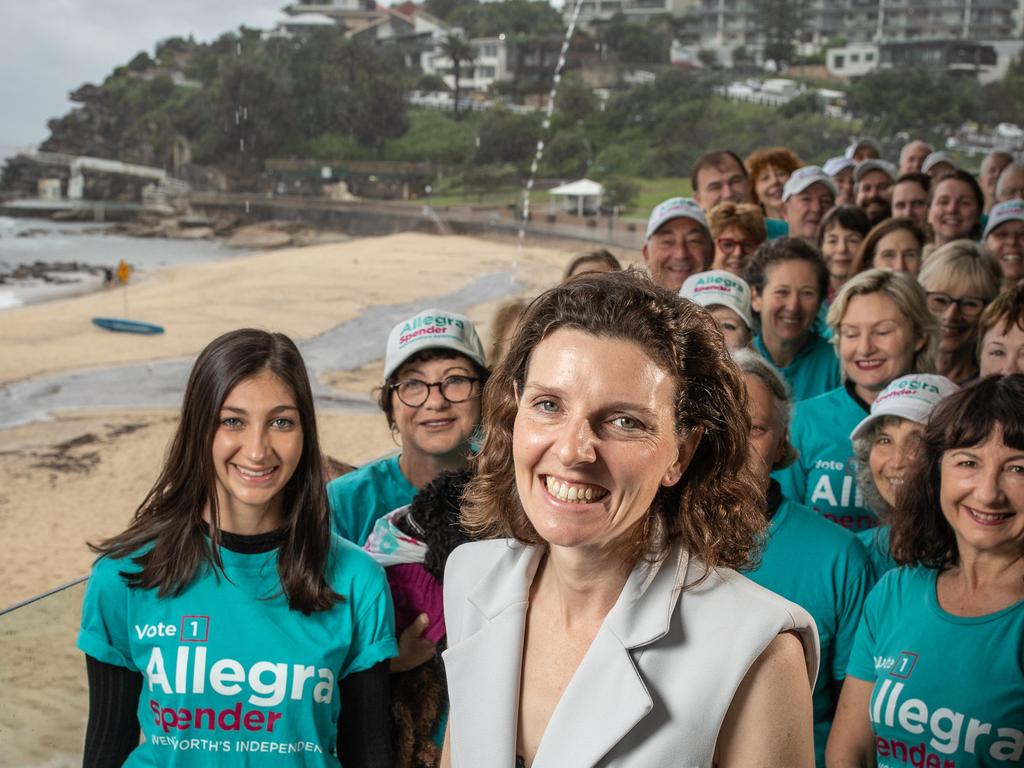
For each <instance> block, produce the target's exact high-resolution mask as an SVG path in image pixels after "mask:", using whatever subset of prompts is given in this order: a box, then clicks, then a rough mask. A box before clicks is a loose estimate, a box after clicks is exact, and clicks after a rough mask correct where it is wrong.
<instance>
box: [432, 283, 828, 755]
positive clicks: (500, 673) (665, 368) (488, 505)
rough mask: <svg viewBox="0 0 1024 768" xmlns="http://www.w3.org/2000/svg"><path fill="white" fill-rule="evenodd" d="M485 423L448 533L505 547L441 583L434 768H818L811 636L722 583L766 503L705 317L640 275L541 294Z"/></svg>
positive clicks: (746, 424) (744, 590) (745, 586)
mask: <svg viewBox="0 0 1024 768" xmlns="http://www.w3.org/2000/svg"><path fill="white" fill-rule="evenodd" d="M483 427H484V431H485V434H486V439H485V441H484V444H483V446H482V449H481V452H480V454H479V457H478V458H477V459H476V476H475V478H474V480H473V481H472V482H471V484H470V486H469V488H468V489H467V492H466V496H465V501H464V504H463V511H462V522H463V525H464V526H465V527H466V528H467V529H468V530H469V531H470V532H472V533H473V534H475V535H476V536H480V537H500V538H498V539H497V540H490V541H479V542H475V543H472V544H467V545H464V546H462V547H459V548H458V549H456V550H455V552H454V553H453V554H452V555H451V557H450V558H449V563H448V567H447V570H446V573H445V621H446V625H447V629H448V642H449V648H448V650H447V651H446V652H445V653H444V661H445V667H446V671H447V675H448V692H449V699H450V704H451V710H450V716H449V731H448V739H447V740H446V744H447V747H446V750H445V758H444V759H443V760H442V765H454V766H482V765H487V766H491V765H493V766H508V767H509V768H511V766H513V765H514V764H515V763H516V761H517V760H518V761H519V763H520V764H522V765H524V766H535V767H536V768H542V767H543V766H564V765H588V766H593V765H608V764H612V763H613V764H614V765H617V766H651V765H669V764H672V765H682V764H685V765H710V764H712V762H713V761H714V763H715V764H716V765H719V766H722V767H723V768H725V767H726V766H739V765H744V766H746V765H787V766H810V765H813V762H814V755H813V746H812V733H811V704H810V686H809V684H808V681H809V679H810V680H811V681H813V678H814V670H815V669H816V668H817V664H818V660H817V642H816V637H815V633H814V630H813V620H812V619H811V618H810V616H808V615H807V613H806V612H805V611H804V610H803V609H802V608H799V607H798V606H796V605H794V604H792V603H789V602H787V601H785V600H783V599H782V598H780V597H778V596H776V595H773V594H772V593H770V592H767V591H765V590H763V589H762V588H759V587H757V586H756V585H754V584H753V582H750V581H749V580H747V579H746V578H744V577H742V576H740V575H738V574H737V573H736V572H735V571H733V570H731V569H733V568H738V567H743V566H746V565H747V564H749V563H750V561H751V558H752V556H753V554H754V551H755V549H756V547H757V545H758V542H759V540H760V539H761V537H762V536H763V533H764V527H765V520H764V514H763V511H762V510H763V506H764V491H763V489H762V488H761V487H760V485H759V484H758V483H757V481H756V479H755V477H754V476H753V473H752V471H751V470H750V469H749V467H748V465H747V454H748V449H747V446H748V440H749V433H750V419H749V417H748V416H747V412H746V407H745V393H744V385H743V379H742V377H741V375H740V373H739V371H738V369H737V368H736V366H735V364H734V363H733V362H732V361H731V359H730V358H729V355H728V351H727V349H726V347H725V344H724V341H723V339H722V335H721V333H719V332H718V330H717V328H716V327H715V324H714V321H713V320H712V318H711V317H710V315H708V314H707V313H706V312H705V311H704V310H702V309H700V308H699V307H697V306H696V305H694V304H693V303H691V302H688V301H685V300H683V299H681V298H679V297H678V296H676V295H675V294H673V293H671V292H669V291H665V290H663V289H660V288H657V287H656V286H655V285H654V284H653V283H651V282H650V280H648V279H646V278H644V277H641V276H640V275H639V274H638V273H637V272H635V271H627V272H619V273H609V274H606V275H587V276H582V277H579V278H576V279H574V280H572V281H570V282H569V283H567V284H564V285H562V286H559V287H557V288H554V289H552V290H550V291H548V292H546V293H545V294H543V295H542V296H540V297H539V298H538V299H536V300H535V301H534V302H533V303H532V304H531V305H530V307H529V308H528V309H527V312H526V314H525V315H524V317H523V319H522V320H521V322H520V325H519V327H518V331H517V333H516V336H515V338H514V339H513V341H512V344H511V346H510V349H509V351H508V353H507V354H506V356H505V358H504V359H503V361H502V363H501V364H500V365H499V366H498V367H497V369H496V371H495V372H494V375H493V377H492V378H491V379H490V381H489V382H488V385H487V388H486V392H485V398H484V417H483ZM485 680H486V682H484V681H485Z"/></svg>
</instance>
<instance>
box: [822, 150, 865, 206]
mask: <svg viewBox="0 0 1024 768" xmlns="http://www.w3.org/2000/svg"><path fill="white" fill-rule="evenodd" d="M856 167H857V164H856V163H855V162H853V160H851V159H850V158H848V157H846V156H844V155H840V156H838V157H830V158H829V159H828V160H826V161H825V165H823V166H822V167H821V169H822V170H823V171H824V172H825V173H826V174H827V175H828V177H829V178H830V179H832V183H833V184H835V185H836V190H837V191H838V194H837V195H836V205H853V204H854V202H855V201H854V196H853V169H854V168H856Z"/></svg>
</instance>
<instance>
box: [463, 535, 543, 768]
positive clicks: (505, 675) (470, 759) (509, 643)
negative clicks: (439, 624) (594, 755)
mask: <svg viewBox="0 0 1024 768" xmlns="http://www.w3.org/2000/svg"><path fill="white" fill-rule="evenodd" d="M542 553H543V549H542V548H539V547H522V546H520V545H516V544H513V545H511V546H510V547H509V550H508V552H507V553H503V555H502V556H501V557H499V558H497V559H496V561H495V564H494V567H492V568H491V569H490V570H489V571H488V572H487V573H486V574H485V575H484V577H483V578H482V579H481V580H480V583H479V585H478V586H477V587H476V589H474V590H473V591H472V592H470V594H469V596H468V600H469V603H470V604H471V606H473V607H467V610H474V608H475V609H476V610H477V611H479V612H480V614H481V615H482V616H483V617H484V619H485V620H486V624H485V625H484V626H483V627H482V628H481V629H480V630H479V631H477V632H475V633H474V634H473V635H471V636H470V637H468V638H466V639H465V640H463V641H462V642H460V643H459V644H458V645H457V646H454V647H452V648H449V649H448V650H447V651H445V653H444V665H445V671H446V674H447V677H448V680H449V686H448V690H449V692H450V696H451V698H450V706H451V711H452V715H453V717H452V719H451V721H450V722H451V723H452V727H453V729H454V728H455V727H457V726H456V723H462V724H463V725H462V728H463V729H465V732H460V733H458V735H457V737H456V734H455V733H454V731H453V734H452V736H453V739H452V742H453V743H457V744H458V749H457V755H456V757H457V760H458V762H457V764H458V765H462V766H500V767H501V768H504V766H509V768H511V766H513V765H514V763H515V746H516V729H517V727H518V721H519V682H520V678H521V676H522V675H521V670H522V658H523V636H524V634H525V630H526V611H527V607H528V606H529V594H530V584H531V583H532V582H533V577H534V574H535V573H536V571H537V566H538V564H539V563H540V557H541V555H542ZM509 560H511V562H509Z"/></svg>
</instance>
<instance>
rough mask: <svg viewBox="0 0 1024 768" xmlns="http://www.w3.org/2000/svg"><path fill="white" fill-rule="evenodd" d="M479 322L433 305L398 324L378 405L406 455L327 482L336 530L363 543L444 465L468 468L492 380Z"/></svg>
mask: <svg viewBox="0 0 1024 768" xmlns="http://www.w3.org/2000/svg"><path fill="white" fill-rule="evenodd" d="M487 375H488V371H487V367H486V365H485V362H484V348H483V345H482V344H481V343H480V338H479V337H478V336H477V333H476V329H475V328H474V327H473V323H472V321H470V319H469V318H468V317H466V316H465V315H459V314H456V313H455V312H447V311H445V310H443V309H428V310H425V311H423V312H420V313H419V314H416V315H414V316H412V317H410V318H408V319H407V320H403V321H402V322H400V323H398V325H396V326H395V327H394V328H392V329H391V333H390V334H389V335H388V343H387V351H386V353H385V357H384V386H383V387H381V389H380V396H379V399H378V403H379V405H380V409H381V410H382V411H384V415H385V417H387V420H388V426H389V427H391V431H392V432H393V433H395V434H396V435H397V436H398V438H399V440H400V441H401V453H400V454H399V455H397V456H390V457H387V458H383V459H378V460H377V461H374V462H370V463H369V464H365V465H363V466H362V467H360V468H359V469H357V470H356V471H355V472H351V473H349V474H347V475H344V476H342V477H339V478H338V479H337V480H333V481H332V482H330V483H329V484H328V485H327V495H328V497H329V498H330V502H331V515H332V517H333V520H334V529H335V531H337V532H338V533H340V534H341V535H342V536H344V537H345V538H346V539H349V540H350V541H353V542H355V543H356V544H359V545H362V544H364V543H365V542H366V538H367V536H369V535H370V531H372V530H373V526H374V523H375V522H377V520H378V519H379V518H381V517H383V516H384V515H385V514H387V513H388V512H390V511H391V510H393V509H397V508H398V507H403V506H405V505H406V504H409V503H411V502H412V499H413V497H414V496H415V495H416V492H417V491H418V490H419V489H421V488H423V487H424V486H426V485H427V484H428V483H430V481H431V480H433V479H434V478H435V477H437V476H438V475H439V474H441V473H442V472H445V471H449V472H456V471H458V470H460V469H463V468H465V466H466V462H467V459H468V458H469V445H470V439H471V438H472V436H473V433H474V432H475V430H476V427H477V424H479V422H480V392H481V390H482V389H483V385H484V382H485V381H486V380H487Z"/></svg>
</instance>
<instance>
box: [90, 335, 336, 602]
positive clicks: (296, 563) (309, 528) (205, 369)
mask: <svg viewBox="0 0 1024 768" xmlns="http://www.w3.org/2000/svg"><path fill="white" fill-rule="evenodd" d="M264 370H269V371H271V372H272V373H273V374H274V375H275V376H277V377H278V378H279V379H281V381H282V382H283V383H284V384H286V385H287V386H288V387H289V389H291V391H292V394H293V396H294V397H295V405H296V407H297V408H298V411H299V421H300V424H301V425H302V457H301V458H300V460H299V463H298V466H297V467H296V468H295V472H294V473H293V474H292V476H291V479H289V481H288V483H287V484H286V485H285V487H284V489H282V491H281V493H282V494H283V505H282V507H283V511H284V524H285V531H286V532H285V537H284V543H283V544H282V545H281V548H280V551H279V553H278V563H277V569H278V575H279V576H280V579H281V588H282V591H283V592H284V594H285V595H286V596H287V599H288V605H289V607H290V608H291V609H292V610H298V611H302V612H303V613H307V614H308V613H311V612H313V611H321V610H327V609H329V608H330V607H331V606H332V605H334V604H335V603H337V602H339V601H340V600H342V598H341V596H340V595H338V594H337V593H336V592H334V590H332V589H331V587H330V585H328V583H327V579H326V577H325V575H324V571H325V568H326V566H327V559H328V553H329V549H330V537H331V524H330V512H329V509H328V505H327V495H326V492H325V490H324V484H323V478H322V470H321V459H320V446H319V440H318V438H317V430H316V415H315V413H314V410H313V392H312V390H311V388H310V386H309V377H308V376H307V374H306V366H305V363H303V360H302V355H300V354H299V350H298V349H297V348H296V346H295V344H294V343H293V342H292V340H291V339H289V338H288V337H287V336H285V335H284V334H281V333H267V332H266V331H260V330H255V329H252V328H243V329H240V330H237V331H231V332H229V333H225V334H224V335H223V336H219V337H218V338H216V339H214V340H213V341H212V342H210V343H209V344H208V345H207V347H206V349H204V350H203V351H202V352H201V353H200V354H199V357H198V358H197V359H196V363H195V365H194V366H193V368H192V373H191V374H190V375H189V379H188V385H187V386H186V388H185V397H184V401H183V402H182V407H181V419H180V420H179V422H178V429H177V431H176V432H175V434H174V438H173V440H172V441H171V446H170V450H169V451H168V454H167V459H166V460H165V462H164V466H163V469H162V470H161V472H160V476H159V478H157V481H156V483H155V484H154V485H153V488H152V489H151V490H150V491H149V493H148V494H146V498H145V499H143V501H142V503H141V504H140V505H139V507H138V509H137V510H136V511H135V516H134V518H133V519H132V522H131V524H130V525H129V526H128V528H127V530H125V531H124V532H122V533H120V534H118V535H117V536H114V537H113V538H110V539H107V540H105V541H102V542H100V543H99V544H91V545H90V546H91V547H92V549H93V550H94V551H95V552H98V553H100V554H101V555H106V556H108V557H112V558H115V559H120V558H126V557H131V558H132V560H133V561H134V562H135V563H136V564H137V565H139V566H141V570H138V571H124V572H122V574H121V575H122V578H124V579H125V581H126V582H127V583H128V585H129V586H131V587H133V588H136V589H156V590H157V594H158V595H159V596H160V597H166V596H168V595H178V594H180V593H181V592H182V590H184V589H185V587H187V586H188V585H189V583H190V582H191V581H192V580H193V579H194V578H195V577H196V573H197V571H199V569H200V568H212V569H215V570H218V571H220V572H221V573H223V572H224V564H223V561H222V560H221V556H220V540H221V529H220V514H219V511H218V509H217V494H216V491H215V487H216V486H215V483H216V476H215V470H214V466H213V439H214V434H215V433H216V431H217V427H218V424H219V416H220V409H221V406H222V405H223V403H224V400H225V398H227V396H228V394H229V393H230V392H231V390H232V389H234V388H235V386H236V385H237V384H238V383H239V382H241V381H243V380H244V379H248V378H250V377H252V376H255V375H256V374H258V373H260V372H261V371H264ZM207 508H208V509H209V511H210V520H209V522H206V521H205V520H204V519H203V510H204V509H207ZM207 536H208V537H209V541H207Z"/></svg>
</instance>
